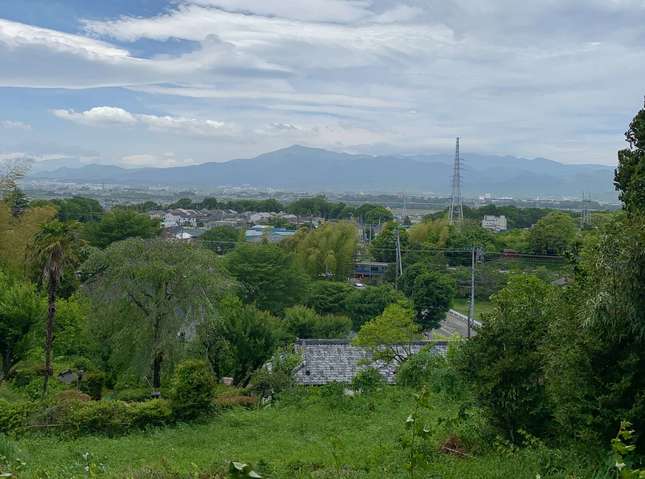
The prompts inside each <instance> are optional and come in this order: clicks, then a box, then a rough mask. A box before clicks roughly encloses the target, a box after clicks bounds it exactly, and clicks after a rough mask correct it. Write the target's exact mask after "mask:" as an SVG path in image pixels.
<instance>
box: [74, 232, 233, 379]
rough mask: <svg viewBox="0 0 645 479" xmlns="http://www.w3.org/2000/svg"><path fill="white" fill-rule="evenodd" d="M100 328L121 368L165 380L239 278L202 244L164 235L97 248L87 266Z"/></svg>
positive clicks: (99, 333) (97, 332)
mask: <svg viewBox="0 0 645 479" xmlns="http://www.w3.org/2000/svg"><path fill="white" fill-rule="evenodd" d="M81 273H82V276H83V277H84V279H85V283H84V285H83V286H84V291H85V292H86V294H87V295H88V296H89V298H90V300H91V303H92V306H93V311H94V316H95V317H94V318H93V319H94V323H93V325H92V327H93V330H94V334H95V335H97V336H98V339H99V341H103V342H109V344H110V346H111V348H110V349H111V356H110V359H109V360H110V362H111V363H112V364H113V365H114V366H115V367H116V368H117V369H118V370H120V371H123V370H126V369H128V370H131V371H134V372H139V373H147V374H150V376H151V379H152V381H151V382H152V385H153V387H155V388H159V386H160V385H161V375H162V366H164V365H166V370H168V371H170V370H171V369H172V366H173V365H174V363H175V362H176V360H177V359H178V358H181V356H182V352H183V351H184V350H185V345H186V344H187V343H188V342H189V341H190V339H191V337H192V336H193V333H191V331H194V329H195V327H196V326H197V325H199V324H200V323H201V322H203V321H204V318H205V317H206V316H207V314H210V313H209V312H210V311H213V310H217V308H218V306H219V302H220V300H221V298H222V297H223V296H224V295H225V294H226V293H227V292H229V291H231V290H232V288H234V286H235V283H234V281H232V280H231V279H230V276H229V275H228V274H227V272H226V270H225V269H224V268H223V267H222V265H221V263H220V261H219V260H218V258H217V256H216V255H215V254H214V253H212V252H211V251H208V250H206V249H204V248H199V247H196V246H193V245H190V244H186V243H183V242H168V241H163V240H161V239H152V240H142V239H139V238H136V239H128V240H124V241H119V242H117V243H112V244H111V245H110V246H108V247H107V248H106V249H105V250H102V251H97V252H95V253H94V254H93V255H92V256H91V257H90V258H89V259H88V260H87V261H86V262H85V264H84V265H83V268H82V271H81Z"/></svg>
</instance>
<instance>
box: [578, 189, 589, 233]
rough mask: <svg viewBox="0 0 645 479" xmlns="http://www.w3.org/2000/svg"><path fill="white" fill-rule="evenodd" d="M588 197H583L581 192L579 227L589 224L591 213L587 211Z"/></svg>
mask: <svg viewBox="0 0 645 479" xmlns="http://www.w3.org/2000/svg"><path fill="white" fill-rule="evenodd" d="M588 203H589V197H588V196H587V198H585V194H584V193H582V215H581V216H580V227H581V228H584V227H586V226H590V225H591V213H590V212H589V204H588Z"/></svg>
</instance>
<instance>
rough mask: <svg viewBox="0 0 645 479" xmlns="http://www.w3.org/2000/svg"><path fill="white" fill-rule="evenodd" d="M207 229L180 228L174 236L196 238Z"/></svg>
mask: <svg viewBox="0 0 645 479" xmlns="http://www.w3.org/2000/svg"><path fill="white" fill-rule="evenodd" d="M205 232H206V230H205V229H204V228H180V229H179V231H178V232H177V233H175V235H174V238H175V239H178V240H188V241H190V240H194V239H196V238H199V237H200V236H202V235H203V234H204V233H205Z"/></svg>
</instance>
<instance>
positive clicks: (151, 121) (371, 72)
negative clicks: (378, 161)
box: [0, 0, 645, 167]
mask: <svg viewBox="0 0 645 479" xmlns="http://www.w3.org/2000/svg"><path fill="white" fill-rule="evenodd" d="M643 25H645V1H644V0H540V1H535V2H517V1H515V0H487V1H483V0H482V1H476V0H408V1H394V0H307V1H306V2H305V1H302V0H172V1H161V0H110V1H100V2H99V1H87V0H15V1H5V2H0V65H1V66H2V68H0V105H1V106H2V108H0V159H2V158H15V157H22V156H27V157H31V158H34V159H37V160H43V159H53V158H73V159H76V160H77V161H78V162H79V164H82V163H90V162H100V163H114V164H120V165H125V166H132V167H134V166H173V165H182V164H191V163H198V162H205V161H224V160H227V159H232V158H239V157H251V156H254V155H256V154H259V153H262V152H266V151H269V150H273V149H277V148H281V147H285V146H289V145H291V144H295V143H297V144H304V145H310V146H318V147H324V148H329V149H334V150H342V151H349V152H361V153H372V154H377V153H424V152H428V153H430V152H432V153H434V152H442V151H446V152H448V151H451V149H452V147H453V143H454V137H455V136H457V135H459V136H461V137H462V139H463V140H462V144H463V149H464V156H465V157H466V159H467V152H468V151H474V152H478V153H493V154H510V155H517V156H525V157H537V156H541V157H546V158H550V159H554V160H558V161H562V162H566V163H603V164H614V163H615V158H616V154H615V152H616V150H617V149H618V148H621V147H623V144H624V142H623V132H624V131H625V129H626V126H627V124H628V122H629V120H630V119H631V118H632V117H633V115H634V113H635V111H636V110H637V109H638V108H639V107H640V106H641V104H642V99H643V95H644V94H645V82H644V81H643V79H644V78H645V28H643Z"/></svg>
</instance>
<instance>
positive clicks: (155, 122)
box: [52, 106, 236, 136]
mask: <svg viewBox="0 0 645 479" xmlns="http://www.w3.org/2000/svg"><path fill="white" fill-rule="evenodd" d="M52 113H53V114H54V115H55V116H56V117H58V118H61V119H63V120H68V121H72V122H74V123H79V124H82V125H90V126H110V125H143V126H146V127H148V128H149V129H150V130H153V131H160V132H170V133H176V134H179V135H190V136H220V135H231V134H233V133H234V132H235V130H236V128H235V127H234V125H230V124H228V123H224V122H221V121H214V120H200V119H196V118H185V117H178V116H170V115H164V116H157V115H147V114H141V113H130V112H129V111H127V110H124V109H123V108H119V107H113V106H97V107H94V108H91V109H89V110H86V111H82V112H76V111H74V110H52Z"/></svg>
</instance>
